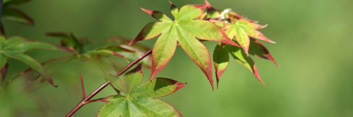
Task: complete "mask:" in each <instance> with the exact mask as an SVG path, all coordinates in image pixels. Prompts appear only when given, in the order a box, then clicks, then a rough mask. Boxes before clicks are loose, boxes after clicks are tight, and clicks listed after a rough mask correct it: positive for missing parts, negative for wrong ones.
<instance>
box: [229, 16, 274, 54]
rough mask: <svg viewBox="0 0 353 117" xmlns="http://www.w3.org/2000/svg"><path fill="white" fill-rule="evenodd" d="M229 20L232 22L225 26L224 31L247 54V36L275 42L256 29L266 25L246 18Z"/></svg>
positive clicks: (248, 44) (248, 39)
mask: <svg viewBox="0 0 353 117" xmlns="http://www.w3.org/2000/svg"><path fill="white" fill-rule="evenodd" d="M231 21H232V23H230V24H228V25H226V26H225V29H226V33H227V35H228V36H229V38H231V39H233V38H234V37H235V39H236V41H237V42H238V43H239V45H240V46H241V47H242V48H243V49H244V51H245V53H246V54H247V55H248V54H249V46H250V38H249V36H250V37H253V38H255V39H259V40H263V41H268V42H271V43H275V42H274V41H272V40H270V39H268V38H267V37H265V36H264V35H263V34H262V33H261V32H259V31H257V29H262V28H264V27H266V26H261V25H258V24H256V23H254V22H253V21H250V20H247V19H238V20H236V19H231Z"/></svg>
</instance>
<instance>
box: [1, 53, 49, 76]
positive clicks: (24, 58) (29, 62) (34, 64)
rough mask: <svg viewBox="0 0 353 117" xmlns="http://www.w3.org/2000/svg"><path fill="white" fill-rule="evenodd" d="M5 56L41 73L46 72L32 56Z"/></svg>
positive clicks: (13, 54) (10, 54) (14, 54)
mask: <svg viewBox="0 0 353 117" xmlns="http://www.w3.org/2000/svg"><path fill="white" fill-rule="evenodd" d="M4 54H5V55H6V56H8V57H10V58H12V59H16V60H19V61H21V62H23V63H25V64H27V65H28V66H30V67H31V68H33V69H34V70H36V71H38V72H39V73H43V72H44V69H43V67H42V65H41V64H40V63H39V62H38V61H36V60H35V59H33V58H32V57H30V56H27V55H24V54H18V53H4Z"/></svg>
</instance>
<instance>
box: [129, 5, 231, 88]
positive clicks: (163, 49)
mask: <svg viewBox="0 0 353 117" xmlns="http://www.w3.org/2000/svg"><path fill="white" fill-rule="evenodd" d="M143 10H144V11H145V12H147V13H148V14H150V15H152V16H153V17H154V18H155V19H157V20H159V21H161V22H153V23H149V24H147V26H146V27H148V28H146V27H145V28H144V29H142V31H141V32H140V33H139V35H138V36H137V37H136V38H135V39H134V40H133V41H131V43H134V42H136V41H140V40H148V39H151V38H153V37H156V36H158V35H160V34H161V36H159V38H158V40H157V42H156V43H155V45H154V47H153V52H152V69H151V76H150V78H154V76H156V75H157V74H158V73H159V72H160V71H161V70H162V69H163V68H164V67H165V66H166V65H167V63H168V62H169V60H170V59H171V58H172V56H173V55H174V52H175V48H176V46H177V42H179V44H180V46H181V47H182V48H183V50H184V51H185V52H186V53H187V55H188V56H189V57H190V58H191V59H192V60H193V61H194V62H195V63H196V65H197V66H198V67H199V68H200V69H201V70H202V71H203V72H204V74H205V75H206V76H207V78H208V80H209V82H210V83H211V86H212V88H213V79H212V63H211V57H210V54H209V52H208V50H207V48H206V47H205V46H204V45H203V44H202V43H201V42H200V41H199V40H197V39H196V38H199V39H202V40H210V41H218V42H222V43H226V44H231V45H236V44H235V43H234V42H233V41H231V39H229V38H228V37H227V36H226V34H225V33H224V32H223V31H222V30H221V29H220V28H219V27H218V26H216V25H215V24H213V23H212V22H209V21H205V20H197V19H195V18H197V17H199V16H200V15H201V14H202V12H203V10H202V9H200V8H197V7H195V5H185V6H183V7H182V8H181V9H180V11H179V12H177V11H178V10H177V8H175V6H174V5H173V4H172V8H171V10H172V11H171V12H172V14H173V15H174V18H175V21H171V20H170V18H166V17H167V16H165V15H164V14H162V13H161V12H157V11H152V10H145V9H143ZM156 16H160V17H156ZM131 43H130V44H131Z"/></svg>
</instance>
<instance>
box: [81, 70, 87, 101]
mask: <svg viewBox="0 0 353 117" xmlns="http://www.w3.org/2000/svg"><path fill="white" fill-rule="evenodd" d="M80 79H81V86H82V100H84V99H85V97H86V91H85V85H84V84H83V77H82V73H80Z"/></svg>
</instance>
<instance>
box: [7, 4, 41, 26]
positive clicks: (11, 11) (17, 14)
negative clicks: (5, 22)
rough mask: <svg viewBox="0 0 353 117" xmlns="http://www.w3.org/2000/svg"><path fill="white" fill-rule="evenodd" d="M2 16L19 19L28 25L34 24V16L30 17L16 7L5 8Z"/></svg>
mask: <svg viewBox="0 0 353 117" xmlns="http://www.w3.org/2000/svg"><path fill="white" fill-rule="evenodd" d="M2 18H5V19H9V20H13V21H17V22H20V23H24V24H28V25H33V24H34V22H33V20H32V18H30V17H29V16H28V15H26V14H25V13H23V12H22V11H20V10H18V9H15V8H4V9H3V11H2Z"/></svg>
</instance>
